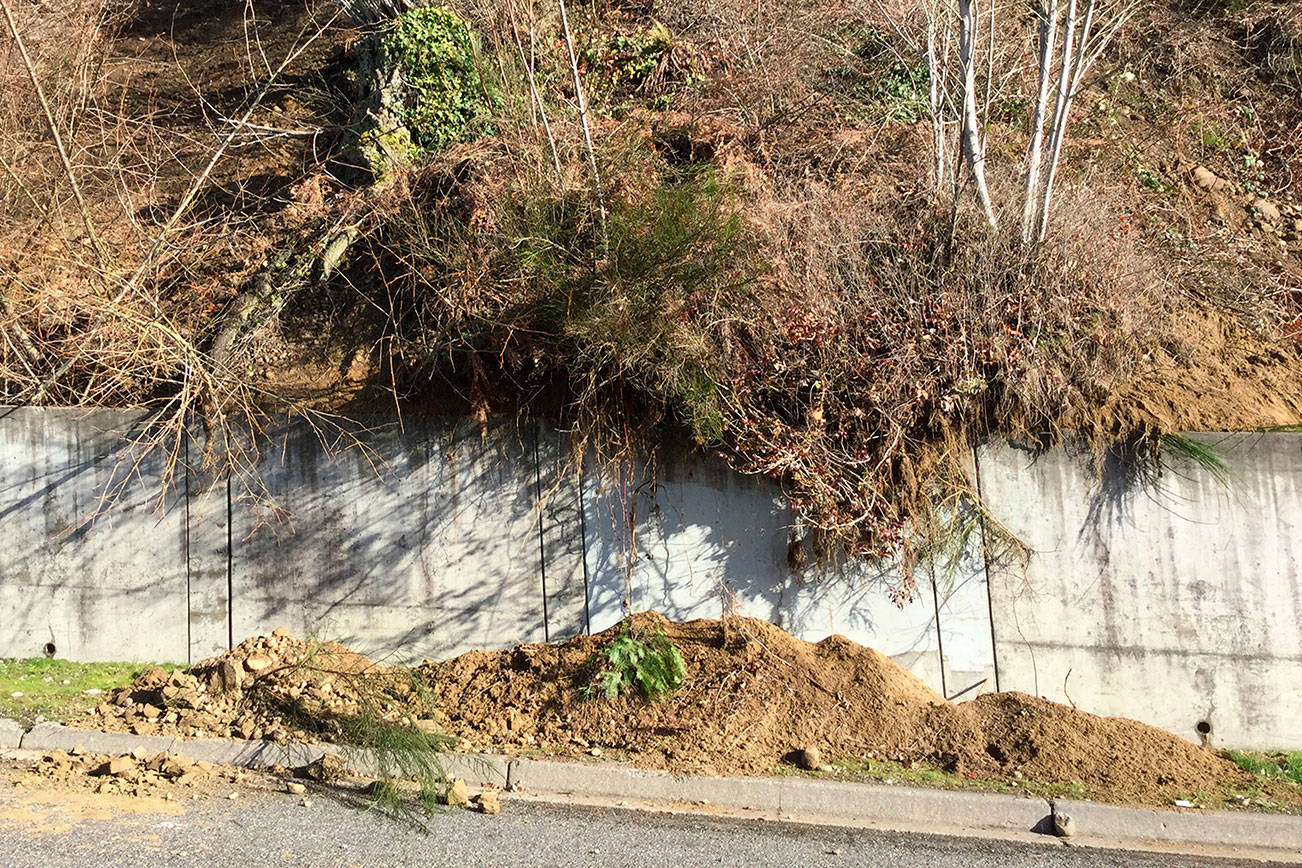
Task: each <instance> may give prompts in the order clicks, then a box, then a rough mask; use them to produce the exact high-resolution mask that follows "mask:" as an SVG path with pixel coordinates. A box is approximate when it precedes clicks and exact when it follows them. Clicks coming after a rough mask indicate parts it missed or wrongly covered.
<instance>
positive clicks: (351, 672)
mask: <svg viewBox="0 0 1302 868" xmlns="http://www.w3.org/2000/svg"><path fill="white" fill-rule="evenodd" d="M381 706H382V707H383V708H380V710H379V711H378V712H377V713H387V711H388V710H392V709H398V708H400V709H402V713H401V715H399V716H400V717H401V718H403V719H410V718H412V717H415V716H419V714H420V713H421V711H422V709H421V707H420V702H419V698H418V697H416V696H414V695H413V694H412V690H411V686H410V678H409V677H406V675H405V673H401V672H399V671H397V670H392V669H389V668H387V667H383V666H379V665H378V664H376V663H375V662H374V661H372V660H370V659H369V658H367V657H364V656H363V655H361V654H356V653H354V652H352V651H350V650H348V649H347V648H345V647H343V646H342V645H338V644H336V643H333V642H327V643H312V642H306V641H302V640H299V639H295V638H294V637H293V636H291V635H290V634H289V633H288V631H285V630H283V629H281V630H277V631H276V632H274V633H273V634H272V635H271V636H259V637H253V638H250V639H246V640H245V641H243V642H241V643H240V644H239V645H238V646H236V647H235V648H233V649H231V650H230V651H228V652H227V653H225V654H222V655H220V656H217V657H213V658H211V659H208V660H204V661H203V662H201V663H199V664H198V665H197V666H195V667H194V668H193V669H192V670H190V671H189V672H183V671H181V670H177V671H176V672H174V673H173V674H172V675H170V676H169V675H168V674H167V673H166V672H165V671H164V670H162V669H151V670H148V671H146V672H144V673H141V675H140V676H139V677H137V678H136V680H135V681H134V682H133V683H132V684H130V685H128V686H126V687H123V688H119V689H118V690H116V691H114V692H113V693H112V694H110V696H109V701H108V702H105V703H102V704H101V705H100V706H99V707H98V708H96V709H95V710H94V711H93V712H92V713H91V714H90V715H89V716H88V717H87V718H84V719H82V720H80V721H73V722H72V724H73V725H74V726H76V725H79V724H80V725H86V726H90V727H93V728H95V729H106V730H110V731H126V732H132V733H135V734H137V735H181V736H188V737H195V736H217V737H235V738H244V739H265V740H268V741H277V742H288V741H304V740H326V741H331V740H335V737H336V736H337V735H338V732H337V727H338V725H339V720H340V719H341V718H347V717H349V716H353V715H357V714H359V713H360V712H361V711H363V708H364V707H365V709H366V710H368V711H370V710H375V709H377V708H379V707H381ZM426 726H427V727H428V726H430V724H428V723H427V724H426Z"/></svg>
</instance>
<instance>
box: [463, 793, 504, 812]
mask: <svg viewBox="0 0 1302 868" xmlns="http://www.w3.org/2000/svg"><path fill="white" fill-rule="evenodd" d="M470 803H471V804H472V805H474V806H475V809H476V810H478V811H479V813H481V814H497V813H501V810H502V800H501V799H500V798H498V795H497V790H484V791H483V792H482V793H480V794H479V795H477V796H475V797H474V798H473V799H471V800H470Z"/></svg>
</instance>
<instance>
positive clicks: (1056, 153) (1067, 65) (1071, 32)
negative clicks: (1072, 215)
mask: <svg viewBox="0 0 1302 868" xmlns="http://www.w3.org/2000/svg"><path fill="white" fill-rule="evenodd" d="M1088 2H1089V3H1090V4H1091V5H1093V3H1094V0H1088ZM1076 8H1077V6H1076V0H1067V20H1066V21H1065V22H1064V24H1063V27H1064V32H1063V37H1062V63H1061V64H1060V65H1059V68H1058V98H1057V101H1056V103H1055V104H1054V107H1053V125H1052V127H1051V128H1050V131H1049V165H1048V168H1047V170H1046V176H1045V179H1044V184H1043V186H1042V187H1041V188H1040V197H1039V203H1038V206H1037V208H1038V212H1039V226H1038V227H1037V231H1036V240H1038V241H1043V240H1044V239H1045V237H1046V236H1047V235H1048V233H1049V205H1050V203H1051V202H1052V200H1053V181H1054V178H1055V176H1056V175H1057V174H1058V160H1059V158H1060V157H1061V156H1062V143H1063V140H1064V139H1066V138H1067V125H1068V122H1069V119H1070V118H1069V116H1070V115H1071V98H1072V78H1073V76H1074V74H1075V73H1076V71H1077V69H1076V62H1077V49H1076V25H1077V15H1076Z"/></svg>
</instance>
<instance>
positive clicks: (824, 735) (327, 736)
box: [82, 612, 1248, 804]
mask: <svg viewBox="0 0 1302 868" xmlns="http://www.w3.org/2000/svg"><path fill="white" fill-rule="evenodd" d="M632 627H633V629H634V630H635V631H654V630H662V631H664V633H665V635H666V636H668V638H669V639H670V640H671V641H672V642H673V643H674V644H675V645H676V646H677V648H678V649H679V651H680V653H681V654H682V657H683V661H684V663H685V665H686V670H687V674H686V677H685V678H684V680H683V684H682V686H681V687H680V688H679V689H678V690H676V691H675V692H673V693H672V694H670V695H669V696H668V697H666V698H665V699H663V700H661V701H659V702H648V701H646V700H645V699H644V698H642V697H641V696H639V695H624V696H621V697H620V698H618V699H616V700H614V701H608V700H606V699H605V698H604V696H601V694H600V690H599V689H597V688H598V681H599V678H600V674H601V671H602V666H603V660H604V658H603V657H602V656H601V651H602V650H603V649H604V648H606V647H607V646H608V645H609V644H610V643H611V642H612V641H613V640H614V639H616V638H617V637H618V635H619V632H620V630H621V629H623V628H622V627H617V628H612V629H611V630H607V631H606V632H604V633H600V634H597V635H595V636H580V637H577V638H574V639H571V640H569V641H566V642H563V643H560V644H557V645H520V646H517V647H515V648H509V649H503V650H499V651H487V652H485V651H472V652H469V653H467V654H462V655H460V656H458V657H454V658H452V659H449V660H445V661H442V662H439V663H429V662H427V663H425V664H424V665H423V666H421V667H419V668H418V669H416V670H407V669H402V668H398V667H383V666H379V665H378V664H376V663H375V662H373V661H372V660H370V659H369V658H367V657H365V656H363V655H360V654H356V653H354V652H352V651H350V650H348V649H347V648H344V647H343V646H341V645H337V644H334V643H324V644H322V643H314V642H305V641H302V640H299V639H295V638H294V637H292V636H290V635H289V634H288V633H286V632H285V631H283V630H277V631H276V632H275V633H274V634H273V635H272V636H270V637H256V638H252V639H247V640H245V641H244V642H242V643H240V645H239V646H237V647H236V648H234V649H232V650H231V651H230V652H228V653H226V654H223V655H221V656H219V657H214V658H212V659H210V660H205V661H204V662H202V663H200V664H199V665H198V666H196V667H194V669H192V670H191V671H190V672H188V673H187V672H181V671H178V672H175V673H171V674H170V675H169V674H168V673H166V672H164V671H163V670H158V669H155V670H149V671H146V672H144V673H142V674H141V675H140V677H139V678H137V679H136V682H135V683H134V684H132V685H130V686H128V687H124V688H122V689H120V690H118V691H115V692H114V693H113V694H112V695H111V697H110V701H109V702H106V703H103V704H102V705H100V706H99V708H97V709H96V710H95V711H94V712H93V713H91V714H90V715H89V716H88V717H87V718H86V719H85V720H83V721H82V723H83V725H90V726H94V727H96V728H105V729H117V730H127V731H130V732H135V733H138V734H179V735H187V736H200V735H218V736H235V737H242V738H267V739H270V740H275V741H289V740H299V739H316V740H322V739H324V740H342V739H343V735H342V734H343V733H345V732H347V731H348V729H347V727H346V726H344V725H343V724H344V722H345V721H347V720H348V719H349V718H350V717H355V716H357V715H365V716H372V717H378V718H382V719H384V720H387V721H390V722H394V723H399V724H404V725H410V726H415V727H418V728H420V729H422V730H425V731H427V732H431V733H434V732H443V731H445V732H447V733H449V734H451V735H454V736H457V737H458V738H459V739H460V740H461V745H460V747H461V749H466V750H472V749H474V750H489V751H500V752H507V753H512V752H516V751H519V750H527V751H530V752H533V751H537V752H541V753H544V754H550V755H559V756H567V755H568V756H587V755H600V754H607V755H609V756H611V757H617V758H622V759H625V760H627V761H628V762H630V763H632V764H634V765H637V766H641V767H644V768H658V769H667V770H670V771H673V772H679V773H698V774H766V773H770V772H772V771H774V769H775V768H776V767H778V766H779V764H780V763H781V762H782V761H783V758H784V757H788V756H789V755H791V754H792V753H793V752H795V751H800V750H807V749H810V748H817V749H818V752H819V753H820V754H821V756H822V757H823V761H828V760H838V759H846V760H865V759H866V760H891V761H895V762H899V763H903V764H905V765H910V766H911V765H913V764H918V763H927V764H934V765H938V766H940V767H941V768H944V769H946V770H947V771H950V772H953V773H955V774H958V775H967V776H972V777H979V778H983V779H994V780H1006V781H1009V782H1013V781H1025V782H1034V783H1037V784H1042V785H1045V784H1049V785H1062V786H1065V787H1072V788H1074V789H1077V790H1083V791H1084V792H1085V793H1087V794H1088V795H1090V796H1092V797H1094V798H1099V799H1104V800H1108V801H1118V802H1140V803H1148V804H1170V801H1171V800H1172V799H1174V798H1177V797H1184V796H1188V795H1189V794H1191V793H1193V792H1195V791H1200V790H1201V791H1209V792H1210V791H1215V790H1217V789H1219V788H1221V787H1222V786H1223V785H1225V784H1231V783H1236V782H1237V783H1245V782H1247V781H1248V776H1247V775H1246V774H1245V773H1243V772H1242V771H1240V770H1239V769H1238V768H1237V767H1236V766H1234V765H1233V764H1232V763H1230V762H1228V761H1226V760H1224V759H1222V758H1221V757H1219V756H1217V755H1216V754H1215V753H1213V752H1211V751H1209V750H1205V749H1203V748H1200V747H1197V746H1195V745H1193V744H1191V743H1189V742H1187V741H1184V740H1183V739H1180V738H1178V737H1176V736H1174V735H1172V734H1170V733H1168V732H1165V731H1164V730H1160V729H1157V728H1155V727H1151V726H1148V725H1146V724H1142V723H1138V722H1136V721H1133V720H1125V719H1122V718H1100V717H1096V716H1094V715H1092V714H1086V713H1084V712H1081V711H1077V710H1075V709H1073V708H1068V707H1067V706H1063V705H1058V704H1056V703H1053V702H1049V701H1047V700H1043V699H1037V698H1035V697H1032V696H1027V695H1025V694H1021V693H999V694H988V695H985V696H981V697H978V698H977V699H974V700H972V701H970V702H965V703H962V704H958V705H955V704H953V703H950V702H947V701H946V700H944V699H943V698H942V697H941V696H939V695H938V694H936V693H934V692H933V691H931V690H930V689H929V688H928V687H927V686H926V685H924V684H923V683H922V682H921V681H919V680H918V679H917V678H916V677H914V676H913V675H912V674H910V673H909V672H907V671H906V670H905V669H903V668H902V667H900V666H899V665H898V664H896V663H895V662H894V661H892V660H891V659H889V658H887V657H885V656H883V655H882V654H879V653H878V652H876V651H874V650H872V649H871V648H865V647H863V646H861V645H857V644H855V643H854V642H851V641H850V640H848V639H846V638H844V637H842V636H832V637H829V638H827V639H824V640H823V641H821V642H817V643H810V642H804V641H801V640H799V639H796V638H794V637H792V636H791V635H790V634H788V633H786V632H785V631H783V630H782V629H780V628H778V627H776V626H774V625H772V624H769V623H767V622H765V621H760V620H756V619H753V618H741V617H732V618H725V619H723V620H717V621H716V620H698V621H689V622H685V623H679V622H674V621H669V620H667V619H665V618H664V617H662V616H660V615H658V614H655V613H652V612H647V613H643V614H640V615H636V616H634V617H633V619H632ZM597 697H600V698H597Z"/></svg>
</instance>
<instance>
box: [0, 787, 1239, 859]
mask: <svg viewBox="0 0 1302 868" xmlns="http://www.w3.org/2000/svg"><path fill="white" fill-rule="evenodd" d="M47 796H48V797H49V799H50V801H48V802H43V801H42V799H43V798H46V797H47ZM95 798H98V797H95ZM183 805H184V807H183V811H184V812H183V813H182V812H181V810H182V808H181V805H175V806H173V805H159V806H158V807H159V808H165V809H167V810H170V811H173V813H160V812H155V811H150V810H146V811H143V812H136V811H139V807H138V806H137V807H130V806H126V803H122V805H121V806H118V807H114V806H112V803H105V802H99V803H96V802H92V801H89V800H88V798H87V797H85V796H83V797H80V798H78V799H67V800H65V801H61V800H60V798H58V797H57V796H50V795H49V794H45V793H42V792H39V791H37V792H31V791H22V790H13V789H7V790H4V789H0V865H4V866H33V868H35V866H40V868H48V866H64V865H78V866H80V865H95V866H99V865H147V866H150V868H155V866H170V865H203V866H245V865H257V866H263V865H305V866H313V868H321V866H333V865H340V866H354V865H358V866H361V865H447V866H457V868H469V866H552V865H555V866H655V868H663V866H675V868H677V866H694V865H725V866H743V868H759V866H768V865H772V866H782V868H794V866H836V868H844V866H852V865H853V866H867V865H882V866H888V865H889V866H892V868H912V866H918V868H922V866H926V868H934V866H967V865H973V866H976V865H979V866H1009V868H1012V866H1018V868H1021V866H1037V868H1040V866H1043V868H1048V866H1054V868H1056V866H1086V865H1088V866H1118V868H1121V866H1125V868H1175V866H1180V868H1187V866H1208V868H1211V866H1217V868H1227V866H1233V865H1245V866H1246V865H1256V866H1260V865H1261V864H1262V863H1260V862H1255V863H1248V862H1232V861H1224V860H1215V859H1193V858H1190V857H1188V856H1165V855H1154V854H1146V853H1131V852H1119V851H1107V850H1089V849H1084V848H1078V847H1068V846H1063V845H1061V844H1057V843H1046V844H1020V843H1010V842H1003V841H986V840H977V839H964V838H949V837H941V836H925V835H903V834H897V833H886V832H874V831H864V830H855V829H843V828H827V827H820V826H807V825H797V824H789V823H775V822H762V821H753V820H734V819H725V818H713V817H703V816H699V815H692V816H682V815H667V814H658V813H647V812H639V811H630V810H624V809H616V808H591V807H577V806H557V805H547V804H538V803H529V802H520V801H507V802H505V803H504V805H503V810H502V813H501V814H499V815H497V816H483V815H480V814H476V813H470V812H467V811H456V812H452V813H448V814H441V815H438V816H436V817H433V818H431V819H430V820H429V821H428V824H427V828H428V831H421V830H419V829H417V828H414V827H413V826H412V825H411V824H410V823H402V822H399V821H396V820H394V819H390V818H387V817H384V816H382V815H379V814H377V813H375V812H366V811H363V810H359V809H358V808H357V807H355V806H349V805H346V804H342V803H340V802H339V801H337V800H334V799H332V798H323V797H321V796H320V795H316V796H314V797H313V798H312V800H311V804H310V805H309V806H307V807H304V806H302V805H300V804H299V800H298V799H297V798H296V797H293V796H289V795H285V794H281V793H268V792H256V791H249V790H243V791H241V792H240V794H239V796H238V798H236V799H234V800H228V799H225V798H221V797H220V796H218V797H210V798H206V799H204V800H201V801H194V802H189V803H183Z"/></svg>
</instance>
